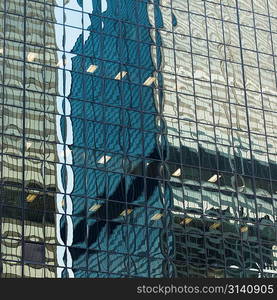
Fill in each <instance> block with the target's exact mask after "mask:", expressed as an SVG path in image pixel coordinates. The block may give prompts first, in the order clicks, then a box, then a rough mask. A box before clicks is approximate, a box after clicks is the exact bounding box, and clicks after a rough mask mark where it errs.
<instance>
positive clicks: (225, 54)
mask: <svg viewBox="0 0 277 300" xmlns="http://www.w3.org/2000/svg"><path fill="white" fill-rule="evenodd" d="M220 11H221V17H222V20H223V5H220ZM235 24H237V26H239V24H238V20H237V22H235ZM224 32H225V29H224V20H223V22H222V33H223V43H224V58H225V72H226V83H227V93H228V99H229V101H228V108H229V114H230V128H229V131H230V133H231V139H232V140H231V143H230V144H229V145H230V146H228V147H229V149H233V151H234V134H233V130H232V119H231V115H232V111H231V105H230V104H231V102H230V89H229V76H228V67H227V53H226V40H225V34H224ZM239 65H241V63H239ZM222 103H223V102H222ZM229 141H230V140H229ZM234 155H235V153H234ZM231 168H232V173H233V176H234V175H235V174H236V167H235V169H233V166H231ZM228 173H230V172H228ZM235 176H236V175H235ZM235 194H237V192H235ZM236 198H237V195H236ZM220 200H221V197H220ZM224 220H225V219H224ZM221 230H222V236H223V248H224V252H225V243H224V235H223V228H221ZM224 264H225V270H224V274H225V276H226V269H227V265H226V258H225V253H224Z"/></svg>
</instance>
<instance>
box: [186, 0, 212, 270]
mask: <svg viewBox="0 0 277 300" xmlns="http://www.w3.org/2000/svg"><path fill="white" fill-rule="evenodd" d="M187 4H188V21H189V35H190V48H191V63H192V64H191V67H192V82H193V94H194V95H193V99H194V113H195V125H196V136H197V145H198V155H199V156H198V163H199V166H198V168H199V188H200V195H201V205H202V217H203V216H204V206H203V193H202V171H201V170H202V167H201V159H200V151H199V134H198V132H199V129H198V122H197V119H198V116H197V109H196V99H195V98H196V96H195V95H196V93H195V78H194V62H193V61H194V59H193V58H194V55H193V53H192V49H193V47H192V30H191V13H190V6H189V0H187ZM202 225H203V227H204V224H202ZM203 244H204V245H205V244H206V238H205V236H204V234H203ZM206 272H208V269H207V259H206Z"/></svg>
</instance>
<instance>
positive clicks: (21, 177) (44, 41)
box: [0, 0, 57, 278]
mask: <svg viewBox="0 0 277 300" xmlns="http://www.w3.org/2000/svg"><path fill="white" fill-rule="evenodd" d="M45 17H47V18H48V19H49V20H52V21H54V10H53V7H51V6H48V7H47V8H46V9H45V5H44V4H43V1H36V2H33V1H26V6H24V2H23V1H19V0H11V1H1V4H0V22H1V23H0V24H1V25H0V26H1V36H0V55H1V57H0V58H1V71H0V74H1V96H0V99H1V115H0V120H1V123H0V124H1V125H0V128H1V129H0V131H1V163H0V166H1V173H0V179H1V187H0V204H1V211H0V216H1V277H5V278H7V277H22V276H23V277H50V278H52V277H56V268H55V265H56V254H55V253H56V250H55V249H56V246H55V244H56V230H55V190H56V166H55V163H54V162H55V160H56V159H55V157H56V126H55V119H56V117H55V112H56V108H55V106H56V94H57V72H56V70H55V69H53V68H51V67H50V65H51V63H52V62H53V61H56V52H55V50H51V49H47V47H49V46H50V45H55V31H54V25H53V24H51V23H49V24H44V23H42V22H41V20H43V19H44V18H45ZM44 25H45V26H44Z"/></svg>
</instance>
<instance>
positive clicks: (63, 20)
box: [55, 0, 107, 277]
mask: <svg viewBox="0 0 277 300" xmlns="http://www.w3.org/2000/svg"><path fill="white" fill-rule="evenodd" d="M101 1H102V2H101V3H102V12H104V11H105V10H106V9H107V1H106V0H101ZM63 3H64V0H57V1H56V4H57V5H58V6H56V7H55V18H56V22H57V24H56V25H55V34H56V43H57V47H58V50H59V51H57V55H58V61H57V63H59V62H61V61H63V58H64V56H66V57H65V60H66V69H67V70H71V69H72V58H73V57H74V56H75V55H74V54H68V53H67V54H65V52H71V50H72V49H73V47H74V45H75V43H76V41H77V40H78V38H79V37H80V36H81V35H82V34H83V33H84V32H83V30H82V27H83V23H82V22H83V20H84V24H85V25H84V26H87V25H86V24H88V26H89V25H90V23H91V22H90V19H89V13H91V12H92V11H93V0H84V1H83V7H80V5H79V4H78V2H77V0H71V1H69V2H68V3H67V4H66V5H64V4H63ZM63 5H64V7H65V8H66V9H63ZM82 10H83V12H84V13H83V14H82ZM64 25H67V26H64ZM69 26H70V27H69ZM84 29H86V28H84ZM88 37H89V32H85V33H84V41H83V42H84V43H85V41H86V39H87V38H88ZM64 51H65V52H64ZM71 82H72V78H71V73H70V72H68V71H65V70H64V69H62V64H61V65H60V68H59V71H58V86H59V95H60V96H64V97H65V98H64V104H65V112H64V108H63V101H57V110H58V112H59V113H60V114H61V115H64V114H66V115H67V113H66V112H68V111H70V102H69V101H68V99H67V98H66V97H68V96H69V94H70V90H71ZM68 106H69V107H68ZM65 121H66V124H67V125H66V133H65V135H64V136H63V135H62V128H61V116H57V122H56V123H57V137H58V140H59V142H60V144H57V153H58V157H59V161H60V163H61V164H58V165H57V185H58V187H59V191H60V193H61V194H57V198H56V202H57V208H58V212H59V214H57V220H56V223H57V229H56V233H57V239H58V240H59V244H60V245H61V247H60V246H58V247H57V260H58V265H59V266H60V267H61V268H58V277H62V273H61V272H62V270H63V268H64V267H65V265H64V262H63V256H64V254H65V253H66V256H67V267H69V268H70V267H72V258H71V255H70V252H69V251H68V248H66V247H65V244H64V242H63V240H62V239H61V236H60V230H61V228H60V224H61V222H62V218H63V215H64V213H66V214H67V216H66V223H67V235H66V245H67V246H70V245H72V240H73V224H72V219H71V214H72V205H73V204H72V200H71V197H70V193H71V192H72V190H73V188H74V174H73V170H72V168H71V164H72V153H71V151H70V150H69V148H68V145H72V144H73V130H72V123H71V119H70V117H69V116H68V117H65ZM64 163H67V165H66V173H67V182H66V183H65V186H64V185H63V180H62V179H63V178H62V176H63V175H62V168H63V167H64V166H65V165H63V164H64ZM65 192H66V193H67V194H68V195H67V196H66V212H65V211H64V208H63V205H62V202H63V201H64V200H63V199H64V195H63V194H64V193H65ZM69 277H74V274H73V272H72V271H71V272H69Z"/></svg>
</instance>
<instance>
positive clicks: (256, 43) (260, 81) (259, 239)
mask: <svg viewBox="0 0 277 300" xmlns="http://www.w3.org/2000/svg"><path fill="white" fill-rule="evenodd" d="M267 3H268V1H267ZM251 4H252V9H253V23H254V32H255V33H254V36H255V46H256V49H257V63H258V72H259V83H260V87H261V88H262V80H261V72H260V62H259V55H258V53H259V52H258V42H257V33H256V22H255V13H254V5H253V0H252V1H251ZM268 18H270V17H269V16H268ZM269 24H270V21H269ZM270 30H271V25H270ZM270 36H271V44H272V34H271V31H270ZM272 50H273V44H272ZM273 62H274V69H275V60H274V57H273ZM274 73H275V78H276V72H274ZM260 92H261V99H262V115H263V123H264V133H265V141H266V154H267V159H268V163H269V154H268V140H267V130H266V122H265V112H264V97H263V92H262V91H260ZM255 179H256V177H254V180H255ZM269 180H270V183H271V173H270V169H269ZM254 182H256V180H255V181H254ZM255 200H256V207H257V198H256V195H255ZM257 218H258V210H257ZM258 225H259V223H257V227H258V230H257V232H258V243H259V246H260V247H259V251H260V257H261V262H262V266H263V268H262V275H263V274H264V272H263V270H264V261H263V255H262V250H261V249H262V244H261V238H260V226H258Z"/></svg>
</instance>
